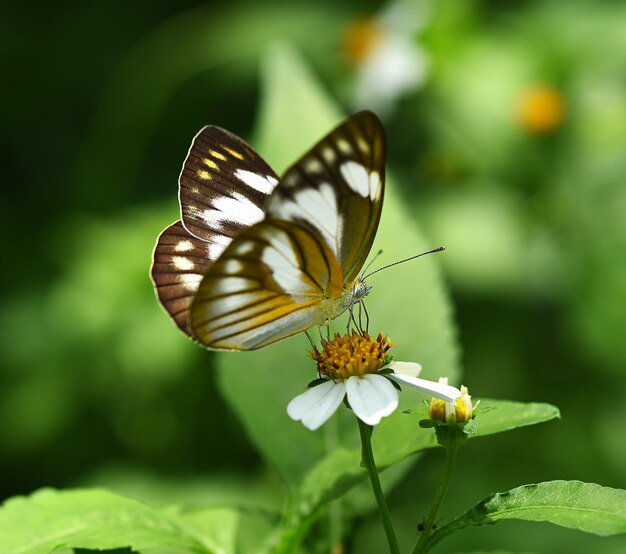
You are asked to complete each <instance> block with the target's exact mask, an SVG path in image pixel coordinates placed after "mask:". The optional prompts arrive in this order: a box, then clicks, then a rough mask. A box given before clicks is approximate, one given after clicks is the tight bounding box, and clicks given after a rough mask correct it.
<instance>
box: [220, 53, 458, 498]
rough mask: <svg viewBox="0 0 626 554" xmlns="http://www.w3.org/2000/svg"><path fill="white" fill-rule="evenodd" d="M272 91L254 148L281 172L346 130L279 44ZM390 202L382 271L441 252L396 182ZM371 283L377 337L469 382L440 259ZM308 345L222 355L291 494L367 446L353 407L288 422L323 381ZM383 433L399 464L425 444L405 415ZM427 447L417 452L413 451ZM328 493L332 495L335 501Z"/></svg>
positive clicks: (227, 384) (236, 396)
mask: <svg viewBox="0 0 626 554" xmlns="http://www.w3.org/2000/svg"><path fill="white" fill-rule="evenodd" d="M264 83H265V87H264V96H263V103H262V106H261V115H260V116H259V121H260V122H261V126H260V128H259V131H258V132H257V134H256V137H257V140H256V141H253V142H254V146H255V147H256V148H257V149H258V150H259V151H260V153H261V154H262V155H263V156H264V157H266V159H267V160H268V162H269V163H270V164H271V165H272V166H273V167H275V168H276V169H277V170H278V171H280V170H282V169H284V168H285V167H286V166H287V165H288V164H289V163H292V162H293V161H294V160H296V159H297V158H298V157H299V156H300V155H302V154H303V153H304V152H305V151H306V150H307V149H308V148H310V147H311V146H312V145H313V144H314V143H315V142H316V141H317V140H319V139H320V138H321V137H322V136H323V135H324V134H326V133H327V132H328V131H329V130H330V129H332V128H333V127H334V126H336V125H337V124H338V123H339V122H340V120H341V115H340V111H339V110H338V109H337V107H336V105H335V103H334V102H333V101H332V100H330V99H329V98H328V96H327V95H326V94H325V93H324V92H323V91H322V90H321V87H320V86H319V84H317V83H316V81H315V79H314V78H313V77H312V76H311V74H310V72H309V71H308V70H307V69H306V66H305V64H304V63H303V61H302V60H300V59H299V58H298V57H297V56H296V55H295V54H294V52H293V51H291V50H290V49H289V48H287V47H285V46H282V47H281V46H275V47H273V49H272V50H271V51H270V52H269V53H268V55H267V57H266V59H265V63H264ZM385 195H386V196H385V204H384V207H383V214H382V220H381V225H380V228H379V231H378V235H377V239H376V243H375V245H374V248H373V249H372V252H376V251H377V250H378V249H381V248H382V249H383V251H384V254H383V256H382V257H381V258H380V260H379V264H380V265H382V264H384V263H386V262H390V261H394V260H398V259H401V258H403V257H405V256H407V255H410V254H414V253H416V252H420V251H424V250H426V249H428V248H430V247H432V246H433V245H434V244H433V243H432V242H430V241H426V240H425V239H424V238H423V237H422V236H421V235H420V234H419V232H418V231H417V230H416V224H415V222H414V221H413V220H412V218H411V217H410V215H409V214H408V213H407V212H406V211H405V209H404V206H403V203H402V201H401V200H400V199H399V196H398V193H397V188H396V187H395V186H394V184H393V180H392V179H390V180H388V183H387V190H386V192H385ZM400 238H401V240H399V239H400ZM371 284H372V285H373V286H374V289H373V291H372V293H371V295H370V297H368V301H367V307H368V311H369V314H370V316H371V324H370V331H371V332H372V333H378V332H379V331H384V332H386V333H388V334H389V335H390V337H391V339H392V340H393V342H394V345H397V347H396V348H395V349H394V356H395V357H396V358H397V359H400V360H406V361H419V362H420V363H422V365H423V366H424V368H425V369H424V373H423V376H424V377H426V378H437V377H439V376H442V375H447V376H448V377H450V378H451V380H452V381H455V380H456V379H457V378H458V374H459V369H458V348H457V344H456V339H455V331H454V326H453V323H452V316H451V307H450V303H449V301H448V298H447V295H446V292H445V290H444V287H443V285H442V281H441V278H440V275H439V272H438V269H437V259H436V256H429V257H427V258H424V259H423V260H422V261H420V262H415V263H412V264H404V265H403V266H399V267H396V268H393V269H390V270H389V271H388V272H384V273H380V274H378V275H377V276H376V277H373V278H372V281H371ZM346 317H347V316H346ZM345 324H346V319H345V318H339V322H337V323H336V327H335V328H336V329H337V330H339V331H342V330H343V329H344V328H345ZM308 347H309V345H308V341H307V340H306V338H305V337H304V336H296V337H293V338H290V339H287V340H285V341H281V342H279V343H277V344H275V345H272V346H270V347H268V348H266V349H263V350H260V351H256V352H252V353H244V354H242V353H237V354H235V355H233V354H228V353H226V354H219V355H218V356H217V358H218V367H219V373H220V386H221V388H222V391H223V392H224V394H225V395H226V397H227V398H228V400H229V402H230V403H231V405H232V406H233V407H234V408H235V410H237V412H238V413H239V415H240V417H241V419H242V421H243V422H244V424H245V426H246V428H247V430H248V432H249V434H250V436H251V438H252V440H253V441H254V442H255V443H256V445H257V447H258V448H259V449H260V451H261V452H262V453H263V455H264V456H265V458H266V459H267V460H269V461H270V462H271V463H272V464H273V465H274V466H275V467H276V468H278V470H279V471H280V473H281V475H282V476H283V477H284V479H285V481H286V482H287V483H288V484H289V485H290V486H291V487H295V486H297V485H298V483H299V482H300V481H301V480H302V479H303V478H304V476H305V475H306V474H307V473H308V472H309V470H311V468H313V467H314V466H315V464H316V463H317V462H319V461H321V460H323V458H324V457H325V456H326V454H327V453H328V452H332V450H333V448H335V447H337V446H338V445H341V446H342V448H346V449H351V448H356V447H357V445H358V433H357V430H356V424H355V422H354V418H353V416H352V414H350V413H349V412H348V411H347V410H345V409H344V408H340V410H339V413H338V415H336V416H334V417H335V420H336V421H335V422H334V423H333V422H329V423H330V425H329V424H326V425H325V426H324V428H323V429H322V431H321V432H317V433H311V432H310V431H308V430H306V429H305V428H304V427H303V426H302V425H301V424H300V423H295V422H292V421H290V420H289V419H288V417H287V414H286V411H285V410H286V406H287V404H288V402H289V400H291V399H292V398H293V397H294V396H296V395H297V394H299V393H300V392H303V391H304V390H305V387H306V384H307V383H308V382H310V381H311V379H312V378H314V377H315V373H314V365H313V362H312V361H311V360H308V359H307V356H306V350H307V348H308ZM402 397H403V399H404V400H403V401H404V404H403V405H404V406H405V407H408V406H409V405H412V404H416V403H418V402H420V401H421V399H422V397H420V396H419V395H417V394H413V393H412V392H405V393H403V394H402ZM401 409H402V408H401ZM333 425H336V431H335V430H333ZM374 435H375V438H374V440H375V443H376V445H375V449H376V448H378V449H382V450H384V451H385V455H386V459H387V460H389V461H390V463H392V462H395V461H397V460H399V459H401V458H402V457H404V455H405V452H406V450H407V445H406V444H402V443H401V441H399V440H398V439H397V437H398V436H401V437H403V438H406V440H408V441H409V442H410V441H411V440H415V439H414V437H415V432H414V424H413V422H412V421H411V420H410V418H407V417H406V416H404V415H403V414H401V413H396V414H394V415H393V416H390V417H388V418H385V420H384V421H383V423H382V424H381V425H380V426H379V427H378V428H377V430H376V433H375V434H374ZM417 440H418V442H417V446H419V445H421V444H422V439H417ZM417 449H418V448H417V447H415V445H414V446H413V447H410V448H408V450H409V451H415V450H417ZM334 471H335V473H336V474H338V476H337V479H338V480H339V481H341V473H342V472H345V473H346V476H349V475H351V474H352V473H353V472H354V468H351V467H344V466H338V467H335V468H334ZM349 480H350V479H349ZM320 494H321V495H322V497H323V496H324V494H325V493H324V492H323V491H321V492H320Z"/></svg>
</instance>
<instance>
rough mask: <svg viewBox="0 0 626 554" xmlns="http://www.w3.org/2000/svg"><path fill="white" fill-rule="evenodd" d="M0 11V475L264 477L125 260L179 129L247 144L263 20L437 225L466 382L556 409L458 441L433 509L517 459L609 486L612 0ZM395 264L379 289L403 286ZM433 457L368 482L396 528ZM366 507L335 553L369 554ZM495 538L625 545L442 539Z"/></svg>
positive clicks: (153, 206) (624, 370)
mask: <svg viewBox="0 0 626 554" xmlns="http://www.w3.org/2000/svg"><path fill="white" fill-rule="evenodd" d="M2 11H3V12H4V13H3V16H2V17H1V18H0V26H1V28H2V36H3V42H4V44H5V48H3V49H2V51H1V52H0V56H2V58H3V60H2V61H3V64H2V65H3V67H4V74H5V77H4V79H3V81H4V85H3V87H2V94H3V102H2V104H1V106H2V111H1V113H2V133H1V136H2V141H3V145H2V149H1V152H2V161H3V167H4V168H5V170H4V171H5V174H4V175H5V176H4V179H3V181H4V187H3V201H2V204H1V205H0V215H1V221H2V227H3V229H2V233H3V234H2V236H3V244H4V250H5V251H4V256H3V259H4V263H3V268H4V271H2V273H1V274H0V279H1V280H2V289H1V290H2V293H1V296H2V299H1V302H2V310H1V312H0V364H1V367H0V371H1V373H0V380H1V381H0V383H1V385H0V475H1V482H0V486H1V491H0V495H1V498H6V497H8V496H11V495H14V494H24V493H28V492H30V491H32V490H34V489H36V488H38V487H41V486H56V487H71V486H84V485H98V486H109V487H111V488H113V489H116V490H119V491H121V492H124V493H127V494H134V495H136V496H139V497H142V498H148V499H150V500H152V501H153V502H157V503H167V502H169V501H172V502H173V501H177V502H181V501H183V500H184V501H186V502H191V501H193V500H194V499H197V500H198V501H201V499H202V497H203V494H204V492H203V491H207V490H211V491H213V493H215V490H216V483H218V482H219V483H220V486H223V487H224V488H228V489H229V492H228V494H229V495H231V497H232V495H233V494H235V493H234V492H233V491H236V490H239V489H240V493H241V495H242V496H244V497H245V496H249V495H258V496H259V497H262V498H273V497H276V496H280V486H279V484H278V483H277V481H276V478H275V477H273V475H272V472H271V469H268V468H266V467H264V465H263V463H262V461H261V459H260V458H259V456H258V455H257V454H256V453H255V449H254V448H253V446H252V445H251V443H250V442H249V441H248V440H247V438H246V434H245V432H244V430H243V428H242V426H241V424H240V423H239V422H238V419H237V416H236V414H235V413H234V412H233V411H232V410H231V409H230V408H229V407H228V406H227V405H226V403H225V401H224V400H223V399H222V398H221V396H220V394H219V392H218V391H217V388H216V385H215V378H214V373H213V372H212V371H211V365H212V355H211V354H210V353H206V352H203V351H202V350H201V349H199V348H197V347H195V346H193V345H192V344H191V343H190V342H188V341H186V339H185V338H184V337H182V336H181V335H180V334H179V333H177V332H176V331H175V329H174V327H173V326H172V325H171V324H170V323H169V322H168V320H167V318H166V317H165V315H164V314H163V313H162V311H161V310H160V308H159V307H158V305H157V303H156V301H155V299H154V296H153V292H152V289H151V285H150V282H149V279H148V269H149V259H150V252H151V249H152V246H153V244H154V240H155V239H156V236H157V234H158V232H159V231H160V230H161V228H162V227H164V226H165V225H166V224H168V223H169V222H170V221H172V220H173V219H174V218H175V214H176V209H177V208H176V179H177V176H178V173H179V171H180V166H181V163H182V160H183V159H184V156H185V154H186V151H187V148H188V145H189V143H190V140H191V138H192V137H193V136H194V134H195V133H196V132H197V130H198V129H199V128H200V127H201V126H202V125H204V124H207V123H212V124H217V125H220V126H222V127H225V128H227V129H229V130H231V131H233V132H235V133H237V134H239V135H241V136H243V137H246V138H247V139H248V140H251V141H252V143H253V144H254V135H253V131H254V129H255V128H257V129H258V127H256V125H257V122H256V113H257V107H258V104H259V95H260V90H259V86H260V85H259V67H260V65H261V64H262V60H263V56H264V52H266V51H267V48H269V47H270V46H271V45H272V44H274V43H275V41H276V40H277V39H280V40H281V41H283V42H286V43H288V44H291V45H293V46H294V47H295V48H297V49H298V50H299V51H300V53H301V54H302V56H303V58H304V59H305V60H306V61H307V63H308V64H310V66H311V68H312V71H313V72H314V74H315V75H317V78H318V79H319V82H320V86H322V87H323V88H324V89H326V90H327V91H328V92H329V94H330V95H331V96H332V97H334V98H335V99H336V101H337V102H338V103H339V104H340V105H341V106H343V108H344V110H345V112H346V113H350V112H353V111H356V110H357V109H360V108H370V109H374V110H375V111H377V113H379V115H380V116H381V118H382V119H383V122H384V125H385V128H386V131H387V136H388V143H389V152H388V166H389V168H390V170H391V171H392V172H393V174H394V176H395V181H394V182H395V183H396V184H397V185H398V186H400V187H402V195H403V197H404V198H405V200H406V202H407V203H408V205H409V206H410V209H411V212H412V213H413V214H414V217H415V221H416V224H418V225H419V226H420V227H421V229H422V231H423V232H424V233H425V234H426V235H427V236H428V237H429V239H430V242H432V244H433V246H436V245H438V244H445V245H446V246H447V247H448V249H447V251H446V252H445V254H443V255H439V261H440V263H441V264H442V266H443V272H444V275H445V278H446V281H447V283H448V285H449V289H450V294H451V297H452V300H453V305H454V309H455V312H456V319H457V323H458V336H459V341H460V345H461V349H462V365H463V369H464V378H463V382H464V383H465V384H467V385H468V386H469V387H470V392H472V393H473V394H474V395H475V396H476V397H480V396H485V397H494V398H507V399H512V400H518V401H544V402H550V403H552V404H555V405H557V406H558V407H559V408H560V409H561V412H562V416H563V420H562V421H559V422H553V423H549V424H546V425H544V426H540V427H537V428H532V429H524V430H518V431H516V432H513V433H510V434H508V435H507V436H498V437H491V438H488V439H484V440H481V441H474V442H473V443H471V444H470V445H468V447H467V448H466V449H465V451H464V452H463V453H462V457H463V459H462V461H461V463H460V465H459V470H458V475H457V478H456V482H455V489H453V494H454V495H456V498H458V500H457V502H456V504H455V505H449V506H448V507H447V508H446V509H445V510H444V512H445V513H444V516H445V517H449V516H452V515H454V514H456V513H458V512H460V511H462V510H464V509H466V508H468V507H469V506H471V505H472V504H473V503H474V502H476V501H478V500H479V499H481V498H482V497H484V496H486V495H487V494H488V493H489V492H492V491H495V490H505V489H508V488H512V487H514V486H517V485H519V484H523V483H527V482H537V481H542V480H549V479H558V478H562V479H581V480H584V481H590V482H598V483H601V484H603V485H606V486H614V487H621V488H625V487H626V463H625V461H626V440H624V431H623V429H624V425H626V403H625V402H624V398H625V397H626V183H625V182H624V179H625V178H624V175H625V174H626V55H625V54H624V53H625V52H626V34H625V33H624V21H626V6H625V5H624V4H623V3H622V2H618V1H614V2H612V1H604V2H592V1H587V2H582V1H565V0H562V1H553V2H547V3H546V2H533V1H527V2H524V1H515V2H506V3H503V2H494V1H474V2H462V1H453V0H442V1H438V2H424V1H420V0H414V1H407V2H388V3H383V4H380V3H376V2H362V1H357V0H351V1H347V2H343V3H341V6H340V7H338V6H337V5H336V3H335V2H331V1H329V0H324V1H320V0H318V1H312V0H311V1H309V2H301V3H297V2H284V3H280V2H278V3H267V4H266V5H263V3H260V2H247V1H244V0H237V1H234V2H231V3H229V4H228V5H224V4H223V3H218V2H208V3H201V2H192V1H188V0H187V1H184V2H181V1H178V2H174V1H172V0H164V1H161V2H147V1H145V0H138V1H135V2H132V3H125V2H119V1H113V2H103V1H96V2H89V3H82V2H65V3H63V4H52V3H43V2H39V3H34V4H33V3H28V4H24V3H22V4H19V3H16V2H14V3H12V4H11V5H5V6H4V7H3V9H2ZM272 86H275V87H280V86H281V83H273V84H272ZM293 133H294V135H297V134H298V121H293ZM287 139H288V138H287ZM270 161H271V160H270ZM399 239H401V238H400V237H399ZM408 248H409V249H408V251H407V255H410V254H412V253H413V252H412V251H411V250H410V245H409V246H408ZM417 263H419V262H417ZM392 272H393V270H390V271H389V273H388V275H387V276H386V277H385V279H386V280H387V281H386V283H387V286H388V287H389V286H393V287H397V286H400V285H399V284H398V283H396V282H394V277H393V273H392ZM389 283H392V284H393V285H389ZM401 285H402V286H406V287H410V286H411V283H410V282H406V283H402V284H401ZM380 289H381V290H378V291H377V293H380V294H382V289H383V287H381V288H380ZM417 309H419V308H417ZM216 422H217V423H216ZM216 445H219V446H216ZM440 463H441V455H440V453H433V454H431V455H430V456H428V457H426V458H425V459H424V460H422V461H421V462H420V465H419V466H417V467H418V470H416V471H414V472H413V473H412V474H411V475H410V476H409V478H408V481H409V482H408V483H407V486H406V487H404V486H403V487H400V488H399V489H398V490H397V491H395V492H393V493H392V495H391V503H392V506H393V507H394V512H395V513H396V514H397V518H398V519H399V521H400V522H401V523H400V524H401V526H402V525H404V529H405V531H406V532H407V533H410V531H411V526H412V525H414V523H415V521H416V520H418V519H419V518H420V517H421V516H422V515H423V514H424V513H425V510H426V506H427V501H428V499H429V498H430V496H431V494H432V492H433V491H434V487H435V483H436V482H437V478H438V474H439V472H440V469H441V468H440ZM420 488H421V489H422V490H423V491H424V495H423V497H419V498H417V499H416V498H415V496H414V495H412V494H409V493H408V492H407V491H415V490H420ZM416 503H417V507H416V506H415V504H416ZM370 523H371V521H370V520H369V519H368V520H366V521H365V522H364V523H363V526H362V528H361V529H357V535H356V539H355V541H354V544H353V551H354V552H370V551H371V552H376V551H377V550H376V548H377V546H376V544H377V543H376V541H377V540H379V539H380V536H377V537H375V538H373V539H372V538H371V537H370V534H371V533H373V532H376V533H377V531H378V530H377V529H376V528H374V529H373V530H372V526H371V525H370ZM511 544H512V545H513V546H515V550H516V551H518V552H521V551H525V552H526V551H533V550H534V551H537V552H554V553H560V552H587V551H590V550H592V551H594V552H609V553H613V552H614V553H618V552H624V551H626V543H625V542H624V540H623V539H620V538H614V539H609V540H600V539H598V538H595V537H589V536H584V535H582V534H579V533H575V532H573V531H567V530H563V529H554V528H548V527H539V526H538V525H537V524H523V523H506V524H502V525H499V526H497V527H495V528H489V529H471V530H467V531H465V532H463V533H461V534H459V535H458V537H456V536H455V537H454V538H453V539H451V540H450V541H448V542H446V543H445V544H443V545H442V546H441V547H440V548H439V550H438V552H458V551H470V550H478V549H481V548H482V549H487V548H493V549H497V548H506V547H510V546H511ZM372 545H374V546H372Z"/></svg>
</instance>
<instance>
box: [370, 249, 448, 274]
mask: <svg viewBox="0 0 626 554" xmlns="http://www.w3.org/2000/svg"><path fill="white" fill-rule="evenodd" d="M445 249H446V247H445V246H440V247H439V248H435V249H434V250H429V251H428V252H422V253H421V254H416V255H415V256H409V257H408V258H404V260H398V261H397V262H393V263H392V264H388V265H384V266H383V267H379V268H378V269H376V270H375V271H372V272H371V273H368V274H367V275H366V276H365V277H361V281H365V279H367V278H368V277H371V276H372V275H374V274H375V273H378V272H379V271H382V270H383V269H388V268H390V267H393V266H394V265H399V264H403V263H404V262H409V261H411V260H414V259H415V258H419V257H421V256H426V254H434V253H435V252H441V251H443V250H445Z"/></svg>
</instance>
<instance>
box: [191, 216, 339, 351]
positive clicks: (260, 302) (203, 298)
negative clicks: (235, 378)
mask: <svg viewBox="0 0 626 554" xmlns="http://www.w3.org/2000/svg"><path fill="white" fill-rule="evenodd" d="M342 286H343V279H342V274H341V269H340V268H339V266H338V264H337V261H336V259H335V257H334V255H333V254H332V252H331V251H330V249H329V248H328V246H327V245H326V244H325V243H324V241H323V240H321V238H320V237H319V236H317V234H316V233H313V232H312V231H311V230H310V229H309V228H307V227H304V226H301V225H298V224H295V223H292V222H288V221H280V220H274V219H267V220H265V221H263V222H262V223H258V224H257V225H255V226H253V227H251V228H249V229H246V230H245V231H243V232H242V233H241V234H240V235H239V236H238V237H237V238H236V239H235V240H234V241H233V242H232V243H231V245H230V246H229V247H228V248H227V249H226V250H225V251H224V253H223V254H222V255H221V256H220V258H219V259H218V260H217V261H216V262H215V264H214V265H213V266H211V268H210V269H209V270H208V271H207V273H206V274H205V276H204V279H203V280H202V283H201V285H200V288H199V289H198V292H197V294H196V295H195V297H194V299H193V302H192V306H191V311H190V314H191V318H190V326H191V329H192V330H193V334H194V336H195V337H196V339H197V340H198V341H200V342H201V343H202V344H204V345H205V346H208V347H210V348H219V349H232V350H252V349H255V348H260V347H262V346H266V345H268V344H271V343H273V342H276V341H278V340H281V339H283V338H285V337H288V336H291V335H293V334H295V333H299V332H301V331H304V330H306V329H308V328H309V327H311V326H313V325H321V324H322V323H324V322H325V321H326V320H327V319H328V313H327V304H328V303H332V302H333V301H335V300H336V299H337V298H339V296H340V295H341V293H342Z"/></svg>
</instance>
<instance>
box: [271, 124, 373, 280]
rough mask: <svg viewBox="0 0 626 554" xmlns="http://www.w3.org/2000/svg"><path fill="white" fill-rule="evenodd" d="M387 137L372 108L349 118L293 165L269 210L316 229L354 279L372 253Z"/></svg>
mask: <svg viewBox="0 0 626 554" xmlns="http://www.w3.org/2000/svg"><path fill="white" fill-rule="evenodd" d="M384 181H385V138H384V131H383V128H382V125H381V123H380V121H379V119H378V118H377V117H376V116H375V115H374V114H373V113H371V112H360V113H358V114H355V115H354V116H352V117H350V118H348V119H347V120H346V121H345V122H344V123H342V124H341V125H339V127H337V128H336V129H335V130H333V131H332V132H331V133H329V134H328V135H327V136H326V137H325V138H323V139H322V140H321V141H320V142H318V143H317V144H316V145H315V146H314V147H313V148H312V149H311V150H310V151H309V152H308V153H307V154H305V155H304V156H303V157H302V158H301V159H300V160H298V161H297V162H296V163H295V164H294V165H293V166H291V167H290V168H289V169H288V170H287V171H286V173H285V175H284V176H283V178H282V179H281V183H280V186H279V187H277V188H276V189H275V191H274V193H273V194H272V195H271V197H270V199H269V202H268V208H267V212H268V214H269V215H271V216H273V217H277V218H281V219H288V220H290V221H296V222H299V223H301V224H303V225H307V226H310V227H313V228H315V229H316V230H317V232H319V233H320V234H321V236H322V237H323V238H324V239H325V240H326V242H327V243H328V245H329V246H330V248H331V250H332V251H333V253H334V254H335V256H336V257H337V260H338V261H339V264H340V265H341V267H342V269H343V272H344V280H345V282H346V283H351V282H352V281H353V280H354V279H355V278H356V277H357V275H358V272H359V271H360V269H361V267H362V266H363V264H364V263H365V260H366V258H367V256H368V254H369V251H370V249H371V247H372V243H373V241H374V236H375V234H376V229H377V228H378V222H379V220H380V214H381V210H382V202H383V193H384Z"/></svg>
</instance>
